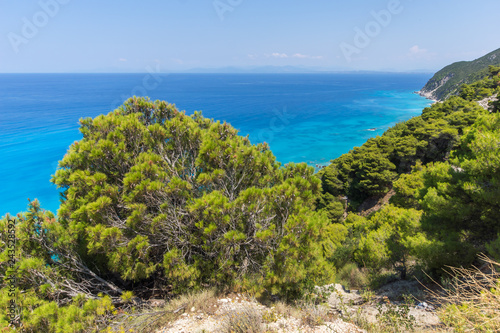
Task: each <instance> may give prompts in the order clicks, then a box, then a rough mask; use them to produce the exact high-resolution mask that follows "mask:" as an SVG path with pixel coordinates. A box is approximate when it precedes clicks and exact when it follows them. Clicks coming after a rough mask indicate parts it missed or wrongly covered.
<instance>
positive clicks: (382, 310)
mask: <svg viewBox="0 0 500 333" xmlns="http://www.w3.org/2000/svg"><path fill="white" fill-rule="evenodd" d="M419 290H420V289H419V285H418V282H408V281H397V282H394V283H391V284H389V285H386V286H384V287H383V288H381V289H379V290H378V291H377V292H371V293H366V292H365V293H362V292H359V291H355V290H351V291H350V290H346V289H345V288H344V287H342V286H341V285H339V284H335V285H330V286H325V287H321V288H318V289H317V291H318V293H323V294H325V292H327V294H326V295H328V294H329V296H328V298H327V301H326V302H325V304H324V305H321V306H312V305H309V306H308V305H304V306H303V307H301V306H300V305H299V306H297V307H290V306H287V305H285V304H283V303H276V304H274V306H271V307H267V306H265V305H262V304H260V303H258V302H257V301H255V300H252V299H249V298H247V297H245V296H244V295H242V294H232V295H229V296H226V297H225V298H214V299H211V300H209V301H206V302H205V304H203V306H200V308H202V309H197V308H196V307H191V308H189V309H183V312H184V313H182V314H181V315H180V316H179V317H178V318H177V319H176V320H174V321H172V322H170V323H168V324H167V325H165V326H164V327H163V328H161V329H160V330H157V331H156V332H157V333H173V332H179V333H181V332H182V333H202V332H230V331H231V328H234V327H240V328H241V327H244V328H243V329H241V330H234V331H235V332H353V333H354V332H366V331H365V330H363V329H361V328H360V327H358V326H356V325H354V324H352V323H358V324H359V325H360V326H363V327H369V326H370V325H376V327H379V329H380V328H381V326H380V325H379V323H380V321H385V325H401V327H402V330H403V331H404V330H405V329H404V327H405V325H410V326H411V327H413V328H415V329H417V330H418V331H434V328H436V327H437V326H438V325H439V319H438V317H437V315H436V314H435V311H434V308H433V307H432V306H431V305H428V304H430V303H427V302H425V300H423V299H422V300H416V299H415V297H414V298H413V301H412V302H413V304H412V305H411V306H408V307H406V308H405V307H404V300H403V299H402V295H405V294H413V295H417V296H418V295H420V296H422V297H424V294H423V293H421V292H420V291H419ZM419 293H420V294H419ZM406 301H408V299H407V300H406ZM419 303H420V305H418V304H419ZM404 309H407V311H408V312H405V310H404ZM411 317H413V318H414V319H413V318H411ZM238 325H240V326H238ZM383 327H384V326H382V331H383Z"/></svg>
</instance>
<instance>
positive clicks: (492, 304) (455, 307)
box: [432, 255, 500, 332]
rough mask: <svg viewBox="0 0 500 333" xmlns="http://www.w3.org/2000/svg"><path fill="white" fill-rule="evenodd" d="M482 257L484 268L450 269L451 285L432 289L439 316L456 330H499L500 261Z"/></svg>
mask: <svg viewBox="0 0 500 333" xmlns="http://www.w3.org/2000/svg"><path fill="white" fill-rule="evenodd" d="M480 259H481V260H482V261H484V262H485V265H483V266H482V267H481V268H476V267H474V268H471V269H465V268H450V269H449V272H448V273H449V275H450V277H451V280H450V282H449V284H448V286H446V288H443V291H441V292H432V294H433V296H434V298H435V299H436V300H437V304H438V305H440V306H441V307H440V309H439V310H438V315H439V318H440V319H441V320H442V321H443V323H444V324H445V325H447V326H448V327H450V328H453V329H454V330H455V331H457V332H500V274H499V273H498V272H497V270H498V269H499V268H500V263H498V262H495V261H493V260H491V259H489V258H488V257H486V256H485V255H481V256H480Z"/></svg>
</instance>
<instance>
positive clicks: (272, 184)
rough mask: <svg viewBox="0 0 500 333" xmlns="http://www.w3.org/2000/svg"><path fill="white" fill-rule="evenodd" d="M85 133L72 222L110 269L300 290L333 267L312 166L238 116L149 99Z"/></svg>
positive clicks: (69, 210) (64, 213)
mask: <svg viewBox="0 0 500 333" xmlns="http://www.w3.org/2000/svg"><path fill="white" fill-rule="evenodd" d="M81 132H82V134H83V139H82V140H81V141H79V142H75V143H74V144H73V145H72V146H71V147H70V150H69V151H68V153H67V154H66V156H65V157H64V159H63V160H62V161H61V162H60V168H59V170H58V171H57V173H56V175H55V176H54V177H53V181H54V183H56V184H57V185H58V186H59V187H61V188H63V189H64V193H63V201H62V203H61V207H60V209H59V212H58V213H59V217H60V223H61V225H62V226H64V228H65V229H67V230H68V232H69V236H68V237H69V239H71V241H74V242H76V244H78V246H79V254H80V255H81V256H82V258H84V261H85V262H86V263H87V264H88V265H89V266H93V267H94V268H95V269H99V271H101V272H102V273H103V274H105V275H112V274H117V276H119V278H120V280H121V281H123V282H122V284H124V285H125V283H126V281H134V282H138V281H147V280H148V279H154V283H155V284H156V285H157V286H162V285H163V286H167V285H171V286H173V288H174V290H177V291H182V290H185V288H197V287H200V286H202V285H206V284H208V285H215V286H220V287H223V286H228V285H231V284H233V283H234V282H235V281H236V279H238V280H245V279H246V278H249V279H250V278H251V279H257V280H259V281H260V286H261V287H262V288H265V289H266V290H267V291H268V292H279V293H285V294H286V296H292V295H293V296H295V295H296V294H299V293H300V292H301V290H302V289H303V288H304V286H305V285H306V284H308V285H309V284H313V283H317V282H319V281H320V280H321V279H324V278H325V277H327V276H328V274H326V275H325V273H326V272H328V271H331V267H329V266H328V263H327V262H326V261H325V260H324V259H323V253H322V252H321V251H320V250H321V249H322V245H324V244H323V243H325V242H326V243H328V242H329V240H328V234H329V231H328V230H329V228H330V226H329V223H328V219H327V218H326V217H325V216H324V215H321V214H318V213H315V212H313V209H314V204H315V201H316V194H317V193H318V192H319V189H320V184H319V180H318V179H317V178H315V177H314V176H313V171H314V170H313V169H312V168H309V167H307V166H306V165H305V164H297V165H295V164H289V165H287V166H285V167H281V166H280V164H279V163H278V162H276V160H275V157H274V156H273V154H272V153H271V151H270V150H269V147H268V146H267V145H266V144H259V145H252V144H251V143H250V141H249V140H248V138H245V137H241V136H239V135H238V134H237V131H236V130H235V129H234V128H233V127H231V126H230V125H229V124H227V123H220V122H214V121H212V120H209V119H206V118H203V117H202V116H201V114H199V113H195V114H194V115H193V116H186V115H185V114H184V113H182V112H179V111H177V110H176V109H175V107H174V106H173V105H169V104H167V103H165V102H160V101H156V102H151V101H149V100H147V99H142V98H133V99H130V100H128V101H127V102H126V103H125V104H124V105H123V107H121V108H120V109H118V110H116V111H115V112H112V113H110V114H108V115H106V116H99V117H97V118H95V119H84V120H82V121H81Z"/></svg>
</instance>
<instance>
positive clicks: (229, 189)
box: [0, 66, 500, 332]
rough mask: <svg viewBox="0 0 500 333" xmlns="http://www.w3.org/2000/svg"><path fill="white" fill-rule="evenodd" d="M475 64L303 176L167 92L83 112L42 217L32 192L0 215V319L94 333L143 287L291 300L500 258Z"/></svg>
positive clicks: (491, 85)
mask: <svg viewBox="0 0 500 333" xmlns="http://www.w3.org/2000/svg"><path fill="white" fill-rule="evenodd" d="M487 70H488V71H487V72H486V75H485V77H484V78H481V80H479V81H477V82H473V83H471V84H470V85H465V86H462V88H461V90H460V92H459V96H452V97H450V98H449V99H447V100H446V101H445V102H443V103H436V104H434V105H432V106H430V107H428V108H426V109H424V110H423V112H422V115H421V116H419V117H414V118H412V119H410V120H408V121H405V122H402V123H399V124H397V125H396V126H394V127H392V128H390V129H389V130H388V131H387V132H386V133H384V134H383V135H382V136H379V137H376V138H373V139H370V140H368V141H367V142H366V143H365V144H364V145H362V146H361V147H356V148H354V149H353V150H351V151H350V152H349V153H347V154H344V155H342V156H341V157H339V158H338V159H335V160H333V161H332V163H331V165H329V166H328V167H326V168H324V169H323V170H321V171H320V172H318V173H317V174H314V169H312V168H310V167H308V166H307V165H306V164H304V163H302V164H288V165H285V166H282V165H281V164H280V163H278V162H277V161H276V159H275V157H274V155H273V154H272V152H271V151H270V150H269V147H268V146H267V145H266V144H257V145H253V144H251V142H250V141H249V139H248V138H247V137H242V136H239V135H238V133H237V130H235V129H234V128H233V127H232V126H231V125H229V124H227V123H220V122H218V121H214V120H211V119H207V118H204V117H203V116H202V115H201V113H195V114H194V115H192V116H187V115H185V113H183V112H179V111H178V110H177V109H176V108H175V106H174V105H171V104H168V103H166V102H161V101H155V102H153V101H150V100H149V99H147V98H135V97H134V98H131V99H129V100H128V101H126V102H125V104H124V105H123V106H121V107H120V108H119V109H117V110H115V111H113V112H111V113H109V114H108V115H101V116H98V117H96V118H95V119H91V118H86V119H82V120H81V128H80V130H81V132H82V134H83V139H82V140H80V141H78V142H75V143H74V144H72V145H71V147H70V149H69V150H68V152H67V154H66V155H65V156H64V158H63V159H62V161H60V163H59V169H58V170H57V172H56V174H55V175H54V176H53V179H52V181H53V182H54V183H55V184H56V185H57V186H59V188H60V189H61V190H62V197H61V205H60V208H59V210H58V215H57V217H56V216H55V215H54V214H53V213H51V212H48V211H45V210H43V209H42V207H40V204H39V202H38V201H36V200H34V201H32V202H30V203H29V205H28V211H27V212H25V213H22V214H18V215H17V216H9V215H7V216H5V217H3V218H2V219H1V220H0V230H2V233H1V234H0V244H1V246H0V258H1V260H0V262H1V263H2V264H1V265H0V278H1V281H2V282H1V291H0V306H1V307H2V308H4V309H9V307H11V308H12V309H13V310H12V311H13V313H14V314H15V316H14V317H15V318H14V320H13V318H12V317H10V316H9V312H2V313H0V324H1V326H3V327H8V326H9V323H11V325H10V330H11V331H19V330H21V329H22V331H25V332H99V331H102V330H105V329H106V328H109V327H108V326H109V324H110V323H111V322H113V321H115V320H116V318H118V317H119V316H123V315H124V314H127V313H132V312H133V311H134V307H135V306H136V305H137V304H139V303H140V302H142V301H144V300H147V299H149V298H153V297H155V298H163V299H165V298H173V297H175V296H177V295H180V294H185V293H187V292H192V291H197V290H204V289H206V288H215V289H217V290H218V291H226V292H227V291H229V292H245V293H248V294H250V295H253V296H255V297H258V298H261V299H269V300H270V299H280V300H283V301H286V302H293V301H296V300H298V299H302V298H304V297H306V298H308V297H309V298H310V297H312V295H315V289H314V287H315V286H317V285H326V284H329V283H332V282H343V283H345V284H349V285H350V286H351V287H356V288H368V287H372V288H376V287H377V286H380V285H381V284H383V283H385V282H387V281H389V280H391V279H410V278H413V277H415V276H416V277H420V278H425V276H424V275H423V274H422V273H421V272H422V269H423V270H424V271H425V272H427V274H429V276H430V277H432V278H434V279H441V278H442V277H443V276H445V273H444V270H443V269H444V268H445V267H447V266H450V265H451V266H463V267H470V266H471V265H472V264H475V263H476V262H477V254H478V253H480V252H482V253H485V254H486V255H488V256H490V257H493V258H497V259H500V223H499V222H500V221H499V216H500V145H499V144H498V142H499V140H500V114H499V113H498V112H497V111H498V105H497V103H495V102H493V104H492V108H491V112H490V111H488V110H486V109H484V108H482V107H480V106H479V105H478V103H477V101H478V100H481V99H483V98H484V97H485V94H486V93H487V94H492V95H495V94H498V92H499V84H498V82H499V81H500V76H499V73H500V68H499V67H495V66H490V67H489V68H488V69H487ZM383 197H384V198H386V199H389V198H390V201H389V203H387V204H384V205H381V206H380V207H377V209H373V210H372V211H371V213H370V214H364V213H363V212H362V211H361V212H360V208H363V207H365V206H366V202H368V201H375V202H376V201H378V200H380V199H381V198H383ZM5 230H9V232H4V231H5ZM10 230H12V232H10ZM13 234H15V237H13V236H12V235H13ZM13 238H15V244H16V246H15V250H13V249H12V247H11V246H10V244H11V243H12V242H11V240H12V239H13ZM12 281H15V283H13V282H12ZM314 297H316V298H315V299H316V300H317V299H318V298H317V297H318V296H317V295H316V296H314ZM13 304H14V305H13ZM450 309H451V308H450ZM451 310H453V309H451ZM451 310H450V311H451ZM450 311H448V312H446V315H447V316H448V317H447V320H446V321H445V322H446V323H449V325H453V320H450V319H449V316H450V313H452V312H450ZM16 318H17V319H16ZM16 320H17V321H16ZM15 325H18V326H17V328H16V326H15ZM20 325H22V326H20Z"/></svg>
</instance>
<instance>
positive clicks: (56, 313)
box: [0, 200, 121, 333]
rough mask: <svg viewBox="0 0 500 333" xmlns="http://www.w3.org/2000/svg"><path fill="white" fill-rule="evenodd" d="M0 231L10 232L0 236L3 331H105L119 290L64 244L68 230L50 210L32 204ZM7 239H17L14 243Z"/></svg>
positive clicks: (3, 223) (0, 224) (6, 221)
mask: <svg viewBox="0 0 500 333" xmlns="http://www.w3.org/2000/svg"><path fill="white" fill-rule="evenodd" d="M9 224H10V225H11V226H12V225H14V226H15V227H14V229H12V228H9ZM0 230H12V231H13V232H12V233H7V232H5V233H3V232H2V233H0V262H1V263H2V264H0V307H1V308H2V309H9V311H2V312H0V326H1V327H4V328H7V327H9V328H7V331H9V329H10V331H12V332H61V333H62V332H98V331H99V330H100V329H104V328H105V327H106V324H107V322H108V320H109V318H110V317H111V316H113V314H114V312H115V308H114V306H113V302H114V299H117V298H118V296H119V295H120V292H121V291H120V290H119V289H118V288H116V287H115V286H113V285H112V284H111V283H109V282H106V281H103V280H102V279H100V278H99V277H98V276H97V275H96V274H94V273H93V272H91V271H90V270H89V269H88V268H87V267H86V266H85V265H84V264H83V263H82V262H81V261H80V259H79V257H78V256H77V255H76V253H74V251H73V250H72V249H69V248H67V247H66V246H65V245H64V242H65V240H64V238H65V235H66V232H65V231H64V229H63V228H62V226H61V225H60V224H59V223H57V220H56V219H55V217H54V215H53V214H52V213H51V212H47V211H44V210H42V209H41V208H40V205H39V203H38V201H37V200H34V201H32V202H30V204H29V207H28V211H27V212H26V213H24V214H18V215H17V216H16V217H12V216H9V215H7V216H5V217H4V218H2V219H0ZM9 235H15V238H14V239H15V243H14V244H13V243H12V242H9ZM11 251H13V252H11ZM11 308H12V310H13V312H10V309H11ZM11 313H14V314H15V316H14V317H10V314H11ZM13 319H14V323H13V322H12V320H13ZM4 331H5V330H4Z"/></svg>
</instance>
